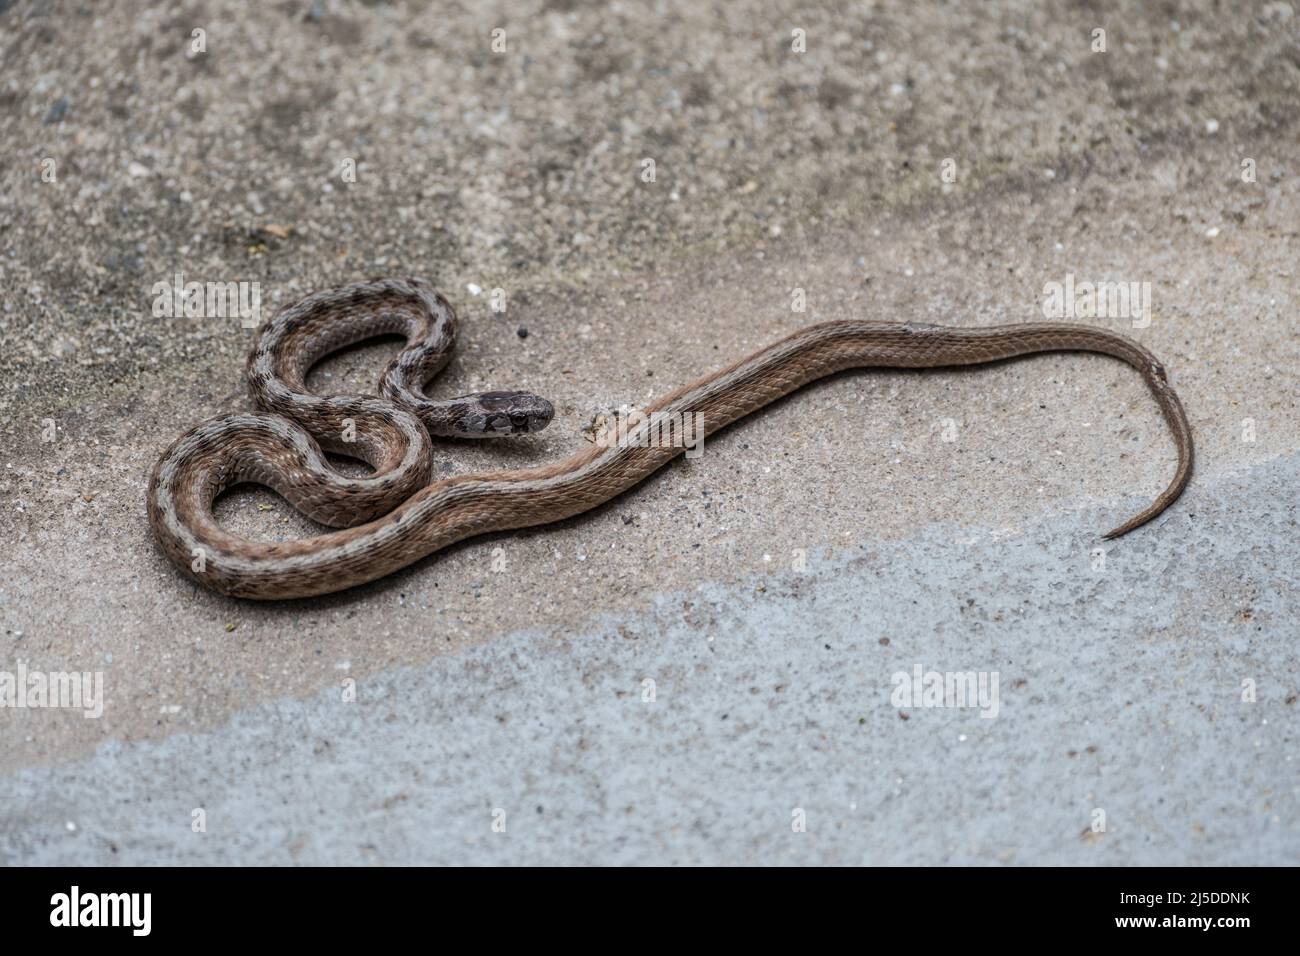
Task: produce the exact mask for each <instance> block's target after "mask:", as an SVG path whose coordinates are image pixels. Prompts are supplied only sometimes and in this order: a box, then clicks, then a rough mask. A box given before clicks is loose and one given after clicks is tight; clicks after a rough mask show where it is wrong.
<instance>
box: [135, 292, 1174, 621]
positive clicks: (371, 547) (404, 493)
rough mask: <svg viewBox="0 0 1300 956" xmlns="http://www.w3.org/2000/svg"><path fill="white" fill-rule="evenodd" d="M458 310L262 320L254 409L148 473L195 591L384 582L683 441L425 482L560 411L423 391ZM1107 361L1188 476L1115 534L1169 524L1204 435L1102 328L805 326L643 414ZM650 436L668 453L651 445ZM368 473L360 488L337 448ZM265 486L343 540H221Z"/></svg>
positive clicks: (594, 492)
mask: <svg viewBox="0 0 1300 956" xmlns="http://www.w3.org/2000/svg"><path fill="white" fill-rule="evenodd" d="M456 322H457V320H456V315H455V312H454V310H453V309H452V307H451V305H450V304H449V303H448V302H447V300H446V299H444V298H443V297H442V296H441V295H439V294H438V293H437V292H436V291H434V290H433V289H432V287H431V286H429V285H428V283H426V282H424V281H422V280H419V279H376V280H372V281H367V282H358V283H353V284H350V285H345V286H341V287H339V288H336V289H331V290H327V291H324V292H317V293H314V294H312V295H309V296H307V297H306V298H303V299H301V300H299V301H297V302H295V303H293V304H292V305H289V306H287V307H285V308H284V309H282V310H281V311H280V312H279V313H278V314H277V315H276V316H275V317H274V318H273V319H272V320H271V321H270V322H269V323H267V324H265V325H264V326H263V327H262V329H261V331H260V333H259V335H258V337H257V341H256V344H255V345H254V348H253V350H252V353H251V354H250V356H249V359H248V365H247V378H248V385H249V390H250V392H251V396H252V399H253V402H254V403H255V404H256V405H257V407H258V408H259V409H261V413H259V414H235V415H228V416H225V417H223V418H218V419H215V420H213V421H209V422H206V423H204V424H202V425H199V426H197V427H196V428H194V429H192V430H191V431H189V432H188V433H186V434H185V435H182V436H181V437H180V438H178V439H177V440H176V441H175V442H174V443H173V444H172V445H171V446H170V447H169V448H168V449H167V450H166V451H165V452H164V453H163V455H162V457H161V458H160V459H159V461H158V463H157V464H156V465H155V466H154V468H153V471H152V473H151V475H150V479H149V488H148V509H149V520H150V523H151V524H152V526H153V529H154V532H155V534H156V535H157V538H158V541H159V543H160V544H161V546H162V549H163V551H164V552H165V553H166V554H167V556H168V557H169V558H170V559H171V560H172V561H173V562H175V563H176V565H177V566H178V567H180V568H181V570H182V571H184V572H185V573H186V574H188V575H190V576H191V577H192V578H194V579H195V580H196V581H199V582H201V583H203V584H204V585H207V586H208V587H210V588H214V589H215V590H217V591H220V592H223V593H225V594H229V595H233V596H236V597H241V598H254V599H263V600H266V599H280V598H296V597H308V596H313V595H320V594H327V593H330V592H333V591H340V590H343V589H345V588H348V587H352V586H354V585H357V584H361V583H363V582H366V581H373V580H375V579H376V578H380V577H383V576H384V575H386V574H389V573H391V572H393V571H395V570H397V569H398V568H402V567H405V566H406V565H408V564H411V563H412V562H414V561H417V560H419V559H420V558H422V557H425V556H426V555H429V554H432V553H434V552H435V551H438V550H440V549H442V548H445V547H447V546H448V545H451V544H454V543H455V542H458V541H463V540H464V539H466V538H469V537H471V536H474V535H480V534H484V533H487V532H492V531H502V530H506V529H511V528H524V527H529V526H533V525H540V524H546V523H548V522H552V521H559V520H561V519H563V518H568V517H571V516H573V515H577V514H581V513H582V512H584V511H588V510H590V509H592V508H594V507H596V506H597V505H600V504H602V503H603V502H606V501H609V500H610V499H611V498H614V497H616V496H617V495H619V494H622V493H623V492H625V491H627V490H628V489H629V488H631V487H633V486H634V485H636V484H637V483H638V482H640V481H642V480H643V479H644V478H646V477H647V476H648V475H650V474H652V473H653V472H655V471H656V470H658V469H659V468H661V467H663V465H665V464H666V463H667V462H669V461H671V460H672V459H673V458H675V457H676V456H677V455H680V454H682V453H683V448H682V447H671V446H670V447H645V443H637V442H635V441H627V442H624V443H617V444H613V445H609V446H608V447H606V446H602V445H595V446H593V447H591V448H589V449H586V450H584V451H581V452H579V453H577V454H575V455H573V456H572V457H570V458H568V459H565V460H563V461H559V462H556V463H554V464H549V465H542V466H540V467H535V468H526V469H521V470H514V471H490V472H483V473H480V474H472V475H458V476H456V477H452V478H447V479H444V480H441V481H437V482H434V483H433V484H429V477H430V472H431V469H432V460H433V459H432V447H433V446H432V442H431V438H430V436H431V435H432V436H453V437H460V438H479V437H482V438H487V437H493V436H500V435H514V434H521V433H527V432H533V431H537V430H539V429H541V428H544V427H546V425H547V424H548V423H549V422H550V420H551V417H552V414H553V410H552V408H551V406H550V404H549V403H548V402H547V401H545V400H544V399H541V398H538V397H537V396H535V395H531V394H529V393H526V392H485V393H480V394H477V395H466V396H461V397H459V398H455V399H449V400H442V401H438V400H433V399H430V398H428V397H426V395H425V393H424V387H425V385H426V384H427V383H428V382H429V381H430V380H431V379H432V378H433V376H435V375H436V374H437V373H438V372H439V371H440V370H441V369H442V368H443V367H444V366H445V365H446V364H447V362H448V361H449V360H450V357H451V352H452V349H453V348H454V345H455V336H456ZM392 333H399V334H402V335H404V336H405V337H406V339H407V345H406V347H405V348H403V349H402V350H401V351H400V352H399V353H398V354H397V356H395V357H394V358H393V359H392V361H391V362H389V364H388V366H387V368H386V369H385V370H384V372H383V375H382V377H381V379H380V383H379V396H378V397H370V396H330V397H324V396H319V395H316V394H313V393H312V392H310V391H308V389H307V386H306V377H307V372H308V370H309V369H310V368H311V367H312V365H313V364H314V363H315V362H317V361H318V360H319V359H321V358H322V357H324V356H326V355H328V354H329V353H331V352H334V351H337V350H338V349H341V348H344V347H346V346H348V345H351V344H353V343H356V342H360V341H363V340H365V339H368V338H373V337H375V336H378V335H384V334H392ZM1057 351H1086V352H1100V353H1103V354H1106V355H1110V356H1113V357H1115V358H1118V359H1121V360H1122V361H1124V362H1127V363H1128V364H1129V365H1131V366H1133V367H1134V368H1135V369H1137V370H1138V371H1139V372H1140V373H1141V375H1142V377H1143V379H1144V380H1145V381H1146V384H1147V387H1148V388H1149V389H1150V390H1151V393H1152V395H1153V396H1154V397H1155V400H1156V402H1157V404H1158V405H1159V406H1160V410H1161V411H1162V412H1163V413H1164V418H1165V421H1166V422H1167V423H1168V425H1169V428H1170V430H1171V432H1172V433H1173V438H1174V443H1175V445H1176V447H1177V451H1178V467H1177V470H1176V471H1175V473H1174V478H1173V481H1172V482H1170V484H1169V486H1168V488H1166V489H1165V490H1164V492H1162V493H1161V494H1160V496H1159V497H1158V498H1156V500H1155V501H1154V502H1153V503H1152V504H1151V505H1150V506H1149V507H1148V508H1146V510H1144V511H1142V512H1141V513H1140V514H1137V515H1135V516H1134V517H1132V518H1130V519H1129V520H1128V521H1126V522H1124V523H1123V524H1121V525H1120V526H1119V527H1117V528H1115V529H1114V530H1113V531H1111V532H1109V533H1108V534H1107V535H1106V537H1107V538H1115V537H1118V536H1120V535H1122V534H1126V533H1127V532H1129V531H1132V530H1133V529H1134V528H1137V527H1138V526H1140V525H1142V524H1145V523H1146V522H1148V521H1150V520H1151V519H1152V518H1154V517H1156V516H1157V515H1158V514H1160V513H1161V512H1162V511H1164V510H1165V509H1166V508H1167V507H1169V505H1171V504H1172V503H1173V502H1174V501H1175V500H1176V499H1177V498H1178V496H1179V495H1180V494H1181V493H1182V490H1183V488H1184V486H1186V484H1187V481H1188V479H1189V477H1190V475H1191V469H1192V434H1191V428H1190V427H1189V425H1188V422H1187V416H1186V414H1185V413H1184V411H1183V407H1182V405H1181V404H1180V402H1179V401H1178V396H1177V395H1176V394H1175V393H1174V390H1173V388H1172V387H1171V386H1170V385H1169V382H1168V380H1167V378H1166V375H1165V370H1164V367H1163V366H1162V365H1161V364H1160V362H1159V361H1158V360H1157V359H1156V358H1155V356H1153V355H1152V354H1151V353H1150V352H1148V351H1147V350H1146V349H1145V348H1143V347H1142V346H1141V345H1139V344H1137V343H1136V342H1134V341H1132V340H1131V339H1128V338H1125V337H1124V336H1122V335H1118V334H1116V333H1114V332H1109V331H1106V330H1103V329H1099V328H1092V327H1089V326H1084V325H1071V324H1066V323H1057V322H1038V323H1028V324H1019V325H1002V326H986V327H979V328H949V327H945V326H938V325H922V324H917V323H911V322H881V321H867V320H861V321H859V320H843V321H834V322H823V323H821V324H818V325H811V326H808V327H806V328H803V329H800V330H799V331H797V332H794V333H793V334H791V335H789V336H787V337H785V338H783V339H781V340H780V341H778V342H775V343H773V344H771V345H769V346H767V347H766V348H764V349H760V350H759V351H757V352H755V353H754V354H752V355H750V356H748V357H747V358H743V359H741V360H740V361H738V362H736V363H734V364H732V365H729V366H727V367H726V368H724V369H722V370H721V371H717V372H713V373H712V374H709V375H706V376H704V377H703V378H701V379H699V380H698V381H696V382H693V383H691V384H689V385H686V386H684V387H682V388H680V389H678V390H677V391H675V392H673V393H672V394H670V395H667V396H666V397H664V398H661V399H659V400H658V401H657V402H655V403H654V404H653V405H650V406H648V407H647V408H646V409H645V410H644V411H645V413H646V414H647V415H649V414H651V413H654V412H660V413H665V414H671V415H678V414H682V415H685V414H696V413H698V414H702V415H703V422H704V434H705V435H708V434H712V433H713V432H715V431H717V430H718V429H721V428H724V427H726V426H727V425H729V424H731V423H732V422H734V421H736V420H737V419H739V418H743V417H744V416H745V415H748V414H750V413H751V412H754V411H757V410H758V409H760V408H763V407H764V406H766V405H768V404H770V403H772V402H774V401H776V400H777V399H779V398H781V397H782V396H784V395H788V394H789V393H791V392H793V391H795V390H796V389H798V388H800V387H801V386H803V385H805V384H807V383H808V382H811V381H813V380H815V379H819V378H823V377H825V376H827V375H831V374H833V373H835V372H839V371H842V370H844V369H848V368H857V367H872V366H874V367H889V368H935V367H940V366H957V365H978V364H982V363H986V362H994V361H998V360H1002V359H1010V358H1015V357H1017V356H1022V355H1031V354H1034V353H1038V352H1057ZM650 444H651V445H653V443H650ZM325 451H328V452H334V453H341V454H346V455H348V456H349V457H352V458H359V459H361V460H363V461H365V462H367V463H368V464H369V465H370V466H371V467H372V468H373V473H371V474H369V475H367V476H365V477H360V478H356V477H346V476H344V475H342V474H340V473H339V472H338V471H336V470H335V469H334V468H333V467H332V466H331V465H330V464H329V461H328V459H327V458H326V457H325V454H324V452H325ZM244 482H252V483H256V484H261V485H265V486H267V487H269V488H272V489H273V490H275V491H277V492H278V493H279V494H281V495H282V496H283V497H284V498H286V499H287V500H288V501H289V502H290V503H291V504H292V505H294V506H295V507H296V508H298V509H299V510H300V511H302V512H303V513H304V514H306V515H307V516H308V517H310V518H312V519H314V520H315V521H317V522H320V523H321V524H324V525H328V526H331V527H334V528H337V529H339V530H335V531H331V532H329V533H325V534H321V535H318V536H316V537H311V538H306V539H300V540H292V541H254V540H250V539H247V538H243V537H240V536H238V535H234V534H231V533H230V532H228V531H226V530H225V529H223V528H222V527H221V526H220V524H219V523H218V522H217V520H216V518H215V516H214V514H213V510H212V509H213V502H214V501H215V499H216V498H217V496H218V495H220V494H221V493H222V492H223V491H224V490H226V489H227V488H230V487H232V486H234V485H236V484H240V483H244Z"/></svg>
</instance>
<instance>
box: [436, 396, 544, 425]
mask: <svg viewBox="0 0 1300 956" xmlns="http://www.w3.org/2000/svg"><path fill="white" fill-rule="evenodd" d="M459 401H462V402H464V403H465V405H466V415H465V416H464V418H463V419H462V420H463V421H464V423H465V425H466V429H467V432H468V433H472V434H481V435H527V434H530V433H532V432H539V431H541V430H542V429H543V428H545V427H546V426H547V425H549V424H550V423H551V419H552V418H554V417H555V407H554V406H553V405H552V404H551V403H550V402H548V401H547V400H546V399H544V398H542V397H540V396H538V395H533V394H532V393H531V392H480V393H479V394H477V395H465V396H463V397H462V398H461V399H459Z"/></svg>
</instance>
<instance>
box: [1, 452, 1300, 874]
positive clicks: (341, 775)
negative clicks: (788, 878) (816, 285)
mask: <svg viewBox="0 0 1300 956" xmlns="http://www.w3.org/2000/svg"><path fill="white" fill-rule="evenodd" d="M1298 479H1300V458H1296V457H1293V458H1291V459H1289V460H1286V461H1278V462H1273V463H1270V464H1269V465H1266V466H1262V467H1260V468H1258V469H1255V470H1253V471H1251V472H1249V473H1248V474H1245V475H1238V476H1233V477H1229V478H1224V479H1220V480H1218V481H1215V482H1213V483H1204V484H1202V485H1201V486H1199V487H1198V489H1197V490H1196V492H1195V493H1194V494H1193V495H1192V500H1191V501H1189V502H1188V504H1189V507H1190V508H1191V509H1194V511H1195V515H1196V517H1195V519H1193V518H1191V517H1190V515H1183V516H1181V517H1178V518H1174V519H1171V521H1170V522H1169V525H1168V526H1167V528H1166V532H1167V534H1177V535H1178V537H1179V540H1180V541H1181V542H1183V548H1182V550H1181V551H1179V552H1175V553H1171V552H1170V551H1169V550H1168V549H1167V548H1166V546H1165V544H1164V542H1163V541H1162V540H1161V538H1160V537H1158V536H1148V537H1146V538H1144V539H1133V540H1132V541H1129V542H1124V543H1122V544H1117V545H1114V546H1113V547H1111V548H1110V553H1109V554H1108V555H1107V560H1106V562H1105V564H1104V565H1103V566H1102V567H1100V568H1096V569H1095V565H1094V563H1093V561H1092V559H1091V554H1090V549H1091V547H1092V546H1093V544H1094V536H1093V534H1092V533H1091V531H1090V530H1089V527H1088V522H1095V521H1097V520H1101V519H1102V517H1103V516H1102V515H1100V514H1099V513H1097V512H1096V511H1095V510H1094V511H1090V512H1087V513H1083V514H1080V515H1078V516H1077V517H1076V518H1074V519H1071V520H1069V521H1067V522H1060V521H1053V522H1051V523H1050V525H1047V524H1038V525H1035V526H1032V527H1029V528H1027V529H1025V530H1024V531H1023V532H1021V533H1017V534H1015V535H1010V536H1007V535H999V534H995V533H990V532H989V531H988V530H986V529H978V528H957V527H952V526H944V525H940V526H935V527H933V528H931V529H929V530H928V531H927V532H925V533H924V534H920V535H917V536H916V537H914V538H912V539H910V540H908V541H907V542H904V543H899V542H893V541H882V540H880V539H873V538H871V537H867V538H866V539H865V540H863V541H862V542H861V543H860V544H859V545H858V546H857V547H856V548H855V549H854V550H853V551H851V552H849V553H848V554H846V555H844V556H842V557H840V558H838V559H832V560H817V559H814V560H812V561H810V562H809V564H808V566H807V568H806V569H805V570H804V571H802V572H793V571H791V572H787V573H780V574H775V575H772V576H768V577H764V578H762V579H761V580H762V581H764V582H766V584H763V583H759V580H750V581H746V582H744V583H742V584H738V585H731V586H719V585H715V584H701V585H700V586H698V587H696V588H694V589H691V590H689V591H684V592H679V593H675V594H665V595H662V596H661V597H660V598H659V599H658V600H656V601H655V602H654V604H653V606H652V607H651V608H650V609H649V610H648V611H646V612H644V613H641V614H638V615H635V616H625V615H621V616H615V615H602V616H599V617H597V618H595V619H593V620H592V621H591V622H590V623H589V624H588V626H587V627H585V628H584V629H583V630H582V631H581V632H579V633H575V634H573V635H572V636H569V637H566V638H564V639H562V640H556V639H555V638H553V637H551V636H548V635H546V634H544V633H540V632H535V631H534V632H526V633H519V634H513V635H508V636H506V637H503V638H500V639H498V640H494V641H492V642H491V643H488V644H484V645H481V646H479V647H475V648H472V649H470V650H468V651H465V652H463V653H461V654H458V655H454V656H451V657H447V658H442V659H440V660H438V661H437V662H435V663H434V664H431V665H424V666H421V667H409V668H405V667H404V668H397V669H394V670H391V671H388V672H386V673H384V674H380V675H376V676H375V677H372V678H367V679H364V680H362V681H359V682H358V683H357V684H356V686H355V700H348V699H346V698H347V697H349V696H350V694H348V693H347V692H346V691H347V690H348V688H345V686H344V685H343V682H342V681H341V680H340V681H338V682H336V683H337V684H338V686H336V687H332V688H326V689H323V690H321V691H320V692H319V693H317V694H314V695H312V696H310V697H307V698H304V699H302V700H277V701H272V702H268V703H265V704H262V705H259V706H257V707H253V708H249V709H247V710H245V711H243V712H241V713H239V714H237V715H236V716H235V717H234V718H233V719H232V720H231V722H230V723H229V724H228V725H227V726H225V727H223V728H220V729H218V730H214V731H210V732H206V733H179V734H175V735H172V736H170V737H168V738H166V739H165V740H162V741H160V742H156V743H146V744H120V743H112V744H108V745H105V746H104V747H102V748H101V749H100V750H99V752H98V753H97V754H96V755H95V756H94V757H92V758H89V759H85V760H79V761H75V762H72V763H68V764H62V765H59V766H56V767H52V768H48V769H34V770H24V771H21V772H19V773H17V774H15V775H14V776H13V777H11V778H9V779H8V780H7V781H6V783H5V786H4V795H5V797H6V800H5V810H4V811H3V812H0V823H2V824H3V826H0V834H2V835H0V860H3V861H7V862H14V861H29V862H40V863H70V864H75V863H87V862H94V863H104V864H112V863H122V864H138V863H158V862H165V863H176V864H185V863H197V862H202V863H221V864H228V863H241V862H257V863H285V862H298V863H316V864H319V863H337V862H345V863H404V864H415V863H422V862H436V863H551V864H555V863H584V862H585V863H591V862H600V863H653V862H664V863H669V862H670V863H751V864H770V863H785V862H800V863H813V862H822V863H826V862H831V863H890V864H897V863H967V864H969V863H1051V864H1061V863H1073V864H1080V863H1082V864H1089V863H1098V864H1116V863H1126V864H1129V863H1135V864H1184V863H1195V864H1201V863H1211V862H1213V863H1227V864H1254V863H1273V864H1288V863H1294V862H1296V861H1297V860H1300V785H1298V783H1297V776H1296V770H1297V766H1298V764H1300V757H1297V753H1296V733H1295V720H1294V714H1295V709H1296V703H1295V689H1294V688H1295V675H1296V673H1297V669H1298V667H1300V651H1298V650H1297V646H1296V642H1295V640H1294V636H1295V621H1296V618H1297V615H1300V600H1297V586H1298V584H1300V581H1298V580H1297V571H1296V567H1295V561H1294V557H1295V555H1294V539H1295V532H1296V525H1297V517H1300V516H1298V515H1297V508H1296V507H1295V503H1294V495H1290V499H1291V500H1290V503H1289V504H1286V505H1282V506H1279V505H1278V504H1277V502H1279V501H1285V500H1286V499H1287V497H1288V492H1289V491H1292V490H1293V489H1294V488H1295V486H1296V482H1297V480H1298ZM1062 525H1064V527H1062ZM917 664H920V665H921V666H922V668H923V669H925V670H930V669H934V670H940V671H945V670H951V671H971V670H973V671H986V672H997V673H999V675H1000V682H1001V695H1000V696H1001V707H1000V708H999V710H998V712H997V714H996V716H993V717H990V718H985V717H983V716H980V714H979V712H978V711H976V710H958V709H943V708H933V707H906V708H904V709H902V710H900V709H899V708H898V707H896V706H894V702H892V701H891V696H892V694H893V691H894V687H895V684H894V683H893V681H892V676H893V674H895V673H897V672H900V671H901V672H905V673H911V672H912V670H913V668H914V667H915V666H916V665H917ZM1243 679H1251V680H1253V681H1254V682H1255V685H1256V699H1255V701H1254V702H1243V700H1242V695H1241V691H1242V681H1243ZM647 680H648V681H653V691H654V693H653V699H649V698H650V697H651V695H650V694H649V693H648V690H649V688H650V685H648V684H646V683H645V682H646V681H647ZM198 808H201V809H202V810H203V811H204V813H205V814H206V820H205V822H206V831H205V832H194V831H193V829H192V826H191V822H192V819H193V818H192V814H193V811H194V810H195V809H198ZM1097 809H1101V810H1103V811H1105V814H1106V828H1105V830H1104V832H1094V830H1093V827H1092V822H1093V816H1092V815H1093V814H1094V812H1095V811H1096V810H1097ZM797 811H802V812H803V814H804V817H805V819H806V827H807V828H806V830H805V831H803V832H795V831H794V829H793V828H792V822H793V819H794V818H793V816H792V814H794V813H796V812H797ZM502 813H504V816H502ZM494 820H498V821H504V831H502V832H498V831H494V830H493V828H492V825H493V822H494ZM69 823H71V824H72V825H73V826H75V830H74V829H71V828H69V826H68V824H69Z"/></svg>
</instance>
